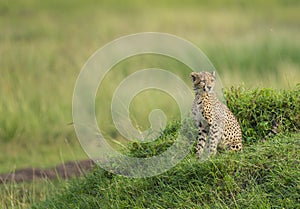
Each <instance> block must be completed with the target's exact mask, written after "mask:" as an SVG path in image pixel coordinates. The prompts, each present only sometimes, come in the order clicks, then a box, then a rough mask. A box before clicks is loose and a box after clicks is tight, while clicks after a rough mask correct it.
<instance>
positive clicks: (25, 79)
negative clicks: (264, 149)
mask: <svg viewBox="0 0 300 209" xmlns="http://www.w3.org/2000/svg"><path fill="white" fill-rule="evenodd" d="M299 9H300V4H299V1H296V0H267V1H260V0H254V1H235V0H227V1H222V0H212V1H211V0H209V1H208V0H202V1H197V0H188V1H185V2H184V3H183V2H182V1H179V0H175V1H174V0H166V1H159V0H154V1H151V4H149V2H147V1H145V0H142V1H137V0H130V1H124V2H123V1H122V2H120V1H117V0H113V1H108V0H102V1H94V0H87V1H76V2H74V1H71V0H64V1H58V0H54V1H50V0H45V1H37V0H23V1H13V2H11V1H10V2H8V1H4V0H0V26H1V32H0V46H1V47H0V57H1V59H0V96H1V100H0V115H1V117H0V172H1V173H2V172H13V171H14V170H15V169H18V168H22V167H27V166H38V167H50V166H53V165H55V164H57V163H61V162H64V161H68V160H75V159H82V158H86V155H85V153H84V151H83V150H82V149H81V147H80V145H79V143H78V141H77V139H76V136H75V134H74V129H73V127H72V126H71V125H67V124H69V123H70V122H71V121H72V110H71V101H72V93H73V88H74V85H75V82H76V78H77V75H78V73H79V72H80V69H81V67H82V66H83V65H84V63H85V61H86V60H87V59H88V57H89V56H90V55H91V54H92V53H94V51H96V50H97V49H98V48H99V47H101V46H103V45H104V44H106V43H107V42H109V41H112V40H114V39H115V38H119V37H121V36H123V35H128V34H131V33H137V32H145V31H158V32H166V33H171V34H174V35H178V36H180V37H183V38H185V39H187V40H189V41H191V42H193V43H194V44H196V45H197V46H199V47H200V48H201V49H202V50H203V51H204V52H205V53H206V54H207V55H208V57H209V58H210V59H211V61H212V62H213V64H214V65H215V67H216V68H217V70H218V72H219V74H220V77H221V79H222V82H223V85H224V86H225V87H229V86H232V85H239V84H241V83H244V84H245V86H246V87H253V86H254V87H257V86H262V87H273V88H286V89H290V88H293V87H294V86H295V84H297V83H299V82H300V80H299V78H300V69H299V66H300V57H299V54H300V41H299V38H298V37H299V36H300V29H299V18H300V14H299V12H298V11H299ZM153 66H154V67H160V68H166V69H168V70H170V71H172V72H174V73H176V74H178V75H179V76H180V77H181V78H182V79H183V80H185V81H186V83H187V84H188V85H190V81H189V78H188V74H189V71H188V70H186V68H184V67H183V66H182V65H181V64H180V63H178V62H174V61H172V60H167V59H165V58H164V57H150V56H148V57H147V56H146V57H145V58H144V59H140V58H138V57H137V58H133V59H130V60H128V61H126V62H124V63H120V66H117V67H116V68H115V69H113V70H112V72H111V74H110V75H108V76H107V78H106V80H105V81H104V84H105V85H104V90H106V91H105V92H104V93H103V92H101V89H99V92H98V94H97V98H96V101H97V107H96V110H97V114H98V117H97V119H98V121H105V123H104V124H103V125H102V123H101V124H100V126H103V128H105V129H106V132H105V135H106V137H107V138H113V139H119V140H120V139H121V137H120V136H119V135H118V133H117V131H116V130H115V129H114V128H113V127H112V124H111V119H110V115H109V114H107V112H108V111H107V110H106V109H105V108H107V107H109V99H110V98H111V94H110V93H111V92H113V90H114V88H115V87H116V86H117V85H118V82H119V81H121V80H122V79H123V78H125V77H126V76H127V75H128V74H130V73H132V72H135V71H136V70H138V69H140V68H144V67H153ZM177 69H179V70H177ZM113 78H115V80H113ZM112 81H113V82H112ZM100 97H103V98H100ZM101 101H105V102H104V103H100V102H101ZM153 101H160V102H159V104H157V105H158V107H159V108H161V109H163V110H165V113H166V115H167V116H170V118H169V121H172V120H173V119H177V118H176V113H177V111H178V109H177V108H176V107H175V105H176V104H175V103H174V101H171V100H170V98H169V97H164V99H162V98H161V95H160V94H158V93H157V92H154V93H153V94H152V93H151V92H146V93H145V94H144V95H140V97H137V98H136V99H135V101H134V103H133V105H134V106H132V107H131V109H132V111H133V119H134V120H135V121H136V123H137V126H140V127H142V128H145V127H147V126H148V125H149V123H148V122H147V120H146V119H145V118H147V116H148V113H149V111H150V110H151V109H153V108H157V107H156V103H154V102H153ZM141 102H142V103H143V104H148V105H143V108H144V109H143V112H142V113H141V114H140V115H139V114H138V113H139V112H135V111H134V110H135V109H136V108H135V107H136V106H140V105H141ZM171 102H172V104H174V105H172V108H170V107H169V106H170V103H171ZM101 107H103V108H104V109H102V108H101Z"/></svg>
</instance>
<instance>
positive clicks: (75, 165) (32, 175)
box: [0, 159, 95, 184]
mask: <svg viewBox="0 0 300 209" xmlns="http://www.w3.org/2000/svg"><path fill="white" fill-rule="evenodd" d="M94 165H95V163H94V162H93V161H92V160H89V159H87V160H81V161H72V162H66V163H63V164H59V165H57V166H56V167H54V168H49V169H40V168H24V169H18V170H16V171H14V172H12V173H5V174H0V184H2V183H7V182H12V181H13V182H16V183H19V182H24V181H27V182H30V181H33V180H38V179H44V178H47V179H50V180H54V179H58V178H61V179H68V178H71V177H76V176H81V175H83V174H85V173H86V172H88V171H90V170H91V168H92V167H93V166H94Z"/></svg>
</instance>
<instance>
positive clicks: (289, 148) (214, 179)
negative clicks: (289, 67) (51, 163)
mask: <svg viewBox="0 0 300 209" xmlns="http://www.w3.org/2000/svg"><path fill="white" fill-rule="evenodd" d="M299 92H300V89H299V86H298V87H296V88H295V89H294V90H291V91H281V90H272V89H256V90H251V91H245V90H244V89H243V88H232V89H230V90H228V91H226V93H225V96H226V99H227V103H228V106H229V108H230V109H231V110H232V111H233V112H234V114H235V115H236V116H237V118H238V120H239V121H240V124H241V126H242V130H243V134H244V138H245V139H246V140H245V145H246V146H245V149H244V150H243V152H240V153H232V152H226V151H225V152H222V153H218V154H217V155H216V156H215V157H213V158H211V159H210V160H207V161H200V160H198V159H197V158H196V156H195V155H194V154H193V153H194V152H193V151H191V152H190V154H189V155H188V156H187V157H186V158H185V159H184V160H183V161H181V162H180V163H179V164H178V165H176V166H175V167H174V168H172V169H171V170H169V171H168V172H166V173H163V174H161V175H158V176H155V177H151V178H139V179H131V178H127V177H122V176H117V175H113V174H111V173H109V172H107V171H105V170H103V169H101V168H98V167H96V168H95V169H94V170H93V172H92V173H90V174H88V175H87V176H86V177H85V178H83V179H77V180H76V179H75V180H73V181H71V182H70V183H69V184H68V186H67V187H66V188H65V189H64V190H63V191H59V192H58V193H57V194H55V195H54V196H53V197H52V198H50V199H48V200H46V201H45V202H43V203H41V204H39V205H36V206H34V207H35V208H270V207H274V208H277V207H278V208H299V207H300V201H299V200H300V198H299V194H300V186H299V185H300V155H299V150H300V140H299V138H300V133H299V130H300V124H299V117H300V116H299V115H300V102H299ZM274 123H275V124H277V125H276V126H277V127H276V131H275V132H276V133H277V136H276V137H270V136H269V137H267V136H268V135H269V134H268V133H270V130H271V131H272V129H274V127H273V126H274ZM179 127H180V124H179V123H178V122H173V123H171V124H169V125H168V127H167V128H166V129H165V130H164V132H163V133H162V135H161V137H159V138H158V139H157V140H156V141H154V142H151V143H138V142H133V143H131V144H129V146H128V147H127V150H126V151H125V152H126V154H127V155H129V156H132V157H139V158H144V157H151V156H155V155H158V154H160V153H162V152H164V151H165V150H166V149H167V148H168V147H170V146H171V145H172V144H173V143H174V140H175V138H176V136H177V133H178V130H179ZM292 132H296V133H294V134H292V135H291V134H290V133H292ZM297 132H298V133H297ZM272 133H274V131H273V132H272ZM284 135H285V136H284ZM288 135H289V136H288ZM272 136H274V135H272ZM267 138H268V140H260V139H267ZM250 142H251V143H250ZM192 149H193V148H192Z"/></svg>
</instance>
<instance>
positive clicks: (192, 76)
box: [190, 72, 197, 82]
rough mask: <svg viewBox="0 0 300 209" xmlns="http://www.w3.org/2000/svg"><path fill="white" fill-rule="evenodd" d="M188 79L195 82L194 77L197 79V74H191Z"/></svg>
mask: <svg viewBox="0 0 300 209" xmlns="http://www.w3.org/2000/svg"><path fill="white" fill-rule="evenodd" d="M190 77H191V79H192V81H193V82H195V81H196V77H197V73H196V72H192V73H191V74H190Z"/></svg>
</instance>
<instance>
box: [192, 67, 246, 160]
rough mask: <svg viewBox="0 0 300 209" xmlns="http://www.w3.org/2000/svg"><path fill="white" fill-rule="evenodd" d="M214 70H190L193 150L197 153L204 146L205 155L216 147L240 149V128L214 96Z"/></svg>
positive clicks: (232, 116) (199, 155)
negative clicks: (195, 133) (195, 130)
mask: <svg viewBox="0 0 300 209" xmlns="http://www.w3.org/2000/svg"><path fill="white" fill-rule="evenodd" d="M215 74H216V73H215V72H212V73H210V72H192V73H191V79H192V82H193V87H194V91H195V100H194V103H193V107H192V114H193V116H194V119H195V121H196V124H197V127H198V128H199V132H198V142H197V152H196V154H197V156H198V157H201V155H202V153H203V150H204V147H205V146H206V149H207V152H208V156H209V155H214V154H216V152H217V147H218V148H221V149H228V150H241V149H242V132H241V128H240V126H239V124H238V122H237V120H236V118H235V117H234V115H233V114H232V112H230V110H229V109H228V108H227V106H226V105H224V104H223V103H222V102H220V101H219V100H218V98H217V96H216V93H215V92H214V86H215V83H216V75H215ZM207 138H208V139H207Z"/></svg>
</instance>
